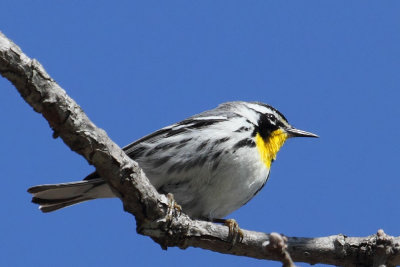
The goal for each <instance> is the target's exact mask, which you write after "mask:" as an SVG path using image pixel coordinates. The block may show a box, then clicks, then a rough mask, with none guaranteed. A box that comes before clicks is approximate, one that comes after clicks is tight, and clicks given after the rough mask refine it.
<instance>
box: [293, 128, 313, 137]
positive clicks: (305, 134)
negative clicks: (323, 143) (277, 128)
mask: <svg viewBox="0 0 400 267" xmlns="http://www.w3.org/2000/svg"><path fill="white" fill-rule="evenodd" d="M285 130H286V132H287V133H288V135H289V137H316V138H318V137H319V136H318V135H316V134H313V133H310V132H306V131H303V130H299V129H296V128H286V129H285Z"/></svg>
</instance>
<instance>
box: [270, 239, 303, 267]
mask: <svg viewBox="0 0 400 267" xmlns="http://www.w3.org/2000/svg"><path fill="white" fill-rule="evenodd" d="M287 241H288V239H287V237H286V236H283V235H281V234H278V233H274V232H273V233H271V234H269V240H268V241H265V242H264V243H263V247H264V249H266V250H268V251H270V252H272V253H274V254H276V255H277V256H278V257H279V260H280V261H281V262H282V264H283V266H284V267H295V265H294V263H293V261H292V258H291V257H290V254H289V252H288V251H287V244H286V243H287Z"/></svg>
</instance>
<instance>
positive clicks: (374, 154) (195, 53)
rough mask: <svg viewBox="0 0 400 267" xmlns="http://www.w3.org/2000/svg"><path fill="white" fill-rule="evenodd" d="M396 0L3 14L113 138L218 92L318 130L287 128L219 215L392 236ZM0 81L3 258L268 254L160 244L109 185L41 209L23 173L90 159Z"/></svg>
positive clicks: (398, 148) (268, 224) (216, 97)
mask: <svg viewBox="0 0 400 267" xmlns="http://www.w3.org/2000/svg"><path fill="white" fill-rule="evenodd" d="M399 14H400V2H399V1H265V0H259V1H215V0H213V1H183V0H182V1H141V2H139V1H120V2H118V3H116V2H114V3H112V4H111V2H110V1H8V3H2V4H1V17H0V30H1V31H2V32H4V33H5V34H6V35H7V36H8V37H9V38H11V39H12V40H13V41H15V42H16V43H17V44H18V45H20V46H21V48H22V49H23V51H24V52H25V53H26V54H27V55H29V56H30V57H34V58H37V59H38V60H39V61H40V62H41V63H42V64H43V65H44V67H45V68H46V70H47V71H48V72H49V73H50V75H51V76H52V77H53V78H54V79H55V80H56V81H57V82H58V83H59V84H60V85H61V86H62V87H63V88H64V89H66V91H67V92H68V94H69V95H70V96H72V97H73V98H74V99H75V100H76V101H77V102H78V103H79V104H80V105H81V106H82V108H83V109H84V111H85V112H87V114H88V115H89V117H90V118H91V119H92V120H93V121H94V122H95V123H96V124H97V125H98V126H99V127H101V128H103V129H105V130H106V131H107V132H108V134H109V135H110V137H111V138H112V139H113V140H114V141H116V142H117V143H118V144H120V145H121V146H123V145H126V144H128V143H130V142H131V141H133V140H135V139H137V138H139V137H141V136H143V135H145V134H148V133H151V132H152V131H154V130H157V129H158V128H161V127H163V126H166V125H168V124H171V123H174V122H176V121H179V120H182V119H184V118H186V117H188V116H190V115H192V114H195V113H198V112H201V111H203V110H206V109H210V108H213V107H215V106H217V105H218V104H219V103H221V102H225V101H230V100H257V101H262V102H265V103H269V104H271V105H273V106H275V107H276V108H278V109H279V110H280V111H282V112H283V113H284V114H285V115H286V117H287V118H288V119H289V121H290V122H291V123H292V124H293V125H294V126H296V127H298V128H301V129H304V130H308V131H313V132H315V133H317V134H319V135H320V136H321V138H320V139H293V140H289V141H288V142H287V143H286V144H285V146H284V147H283V149H282V150H281V152H280V153H279V154H278V159H277V161H276V162H275V163H274V164H273V169H272V174H271V177H270V181H269V182H268V184H267V186H266V187H265V188H264V189H263V190H262V191H261V192H260V193H259V194H258V195H257V196H256V197H255V198H254V199H253V200H252V201H250V203H248V204H247V205H246V206H244V207H242V208H241V209H240V210H238V211H237V212H235V213H233V214H231V215H230V216H229V217H232V218H236V219H237V221H238V222H239V224H240V226H241V227H243V228H245V229H251V230H256V231H263V232H271V231H276V232H280V233H284V234H286V235H288V236H306V237H316V236H327V235H334V234H338V233H343V234H346V235H349V236H367V235H370V234H373V233H375V232H376V231H377V230H378V229H379V228H383V229H384V230H385V231H386V232H387V233H388V234H391V235H396V236H398V235H399V234H400V227H399V219H400V210H399V201H400V200H399V188H400V179H399V171H398V168H399V157H400V156H399V155H400V140H399V138H398V137H399V135H400V126H399V116H400V107H399V99H400V75H399V70H400V52H399V51H400V49H399V48H400V16H399ZM0 88H1V93H2V96H1V105H0V120H1V137H2V138H0V146H1V149H2V153H1V156H0V158H1V166H2V167H1V178H2V179H1V186H0V200H1V209H2V212H1V219H0V265H1V266H161V265H162V266H206V265H207V266H222V265H226V266H244V265H246V266H265V264H266V263H265V262H264V261H260V260H255V259H250V258H245V257H236V256H227V255H221V254H218V253H214V252H209V251H204V250H201V249H194V248H189V249H187V250H185V251H183V250H180V249H177V248H170V249H168V251H162V250H161V249H160V247H159V246H158V245H157V244H156V243H154V242H153V241H152V240H151V239H149V238H148V237H143V236H140V235H138V234H136V232H135V221H134V218H133V217H132V216H131V215H130V214H127V213H125V212H123V210H122V205H121V202H120V201H119V200H118V199H113V200H98V201H92V202H88V203H85V204H81V205H77V206H74V207H71V208H68V209H65V210H62V211H59V212H55V213H51V214H42V213H41V212H39V211H38V210H37V206H36V205H33V204H31V203H30V195H29V194H28V193H26V189H27V188H28V187H30V186H32V185H36V184H43V183H57V182H65V181H74V180H80V179H81V178H82V177H84V176H85V175H86V174H88V173H89V172H91V171H92V170H93V167H91V166H89V165H88V164H87V163H86V161H85V160H84V159H83V158H82V157H80V156H78V155H77V154H75V153H73V152H71V151H70V150H69V148H68V147H66V146H65V145H64V144H63V143H62V141H61V140H60V139H56V140H54V139H52V132H51V130H50V129H49V127H48V124H47V122H46V121H45V120H44V119H43V118H42V117H41V116H40V115H38V114H37V113H35V112H33V111H32V108H30V107H29V106H28V105H27V104H26V103H25V102H24V101H23V100H22V99H21V97H20V96H19V95H18V93H17V91H16V90H15V89H14V88H13V86H11V85H10V83H9V82H8V81H7V80H5V79H3V78H0ZM267 265H268V266H280V263H275V262H268V263H267ZM300 265H302V266H304V265H306V264H300Z"/></svg>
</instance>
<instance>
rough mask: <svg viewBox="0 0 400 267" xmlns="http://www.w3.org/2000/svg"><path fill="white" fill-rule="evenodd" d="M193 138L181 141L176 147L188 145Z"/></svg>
mask: <svg viewBox="0 0 400 267" xmlns="http://www.w3.org/2000/svg"><path fill="white" fill-rule="evenodd" d="M191 140H192V138H186V139H183V140H181V141H179V145H177V146H176V148H177V149H179V148H182V147H184V146H186V145H187V144H188V143H189V142H190V141H191Z"/></svg>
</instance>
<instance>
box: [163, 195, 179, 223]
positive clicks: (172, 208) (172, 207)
mask: <svg viewBox="0 0 400 267" xmlns="http://www.w3.org/2000/svg"><path fill="white" fill-rule="evenodd" d="M167 198H168V210H167V216H166V219H167V222H168V223H171V222H172V219H173V217H174V216H176V215H177V216H179V215H180V214H181V212H182V207H181V206H180V205H179V204H178V203H176V201H175V199H174V195H173V194H171V193H168V194H167Z"/></svg>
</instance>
